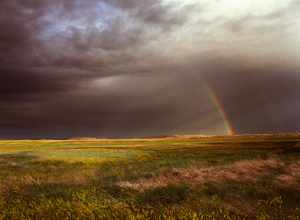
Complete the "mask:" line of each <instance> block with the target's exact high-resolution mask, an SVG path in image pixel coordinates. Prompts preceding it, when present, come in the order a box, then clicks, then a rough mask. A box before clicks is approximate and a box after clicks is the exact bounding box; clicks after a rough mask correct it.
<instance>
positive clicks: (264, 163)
mask: <svg viewBox="0 0 300 220" xmlns="http://www.w3.org/2000/svg"><path fill="white" fill-rule="evenodd" d="M274 170H276V171H280V172H281V174H282V175H283V174H285V175H286V176H281V177H280V176H279V177H278V178H279V179H281V181H287V182H290V183H292V182H294V180H295V181H296V182H295V183H296V184H297V180H296V179H295V177H294V174H299V171H300V166H299V167H298V166H294V165H290V166H288V167H286V166H285V164H284V163H283V162H282V161H281V160H279V159H266V160H262V159H256V160H244V161H238V162H235V163H233V164H231V165H228V166H219V167H204V168H201V167H190V168H187V169H173V170H171V171H168V172H165V173H162V174H161V175H159V176H156V177H153V178H149V179H140V180H138V181H136V182H120V183H118V185H119V186H121V187H125V188H132V189H135V190H138V191H144V190H147V189H152V188H156V187H165V186H168V185H170V184H175V185H176V184H181V183H184V184H189V185H197V184H201V183H205V182H223V181H227V180H231V181H239V182H255V181H257V179H258V178H260V177H263V176H267V175H270V174H272V173H274ZM287 175H291V176H289V177H288V176H287Z"/></svg>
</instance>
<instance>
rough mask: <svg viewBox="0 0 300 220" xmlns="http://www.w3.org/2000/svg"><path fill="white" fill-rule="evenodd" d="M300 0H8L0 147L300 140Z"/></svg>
mask: <svg viewBox="0 0 300 220" xmlns="http://www.w3.org/2000/svg"><path fill="white" fill-rule="evenodd" d="M299 57H300V0H264V1H261V0H243V1H240V0H39V1H36V0H26V1H25V0H1V1H0V138H68V137H144V136H159V135H172V134H203V135H219V134H243V133H269V132H297V131H300V114H299V112H300V101H299V100H300V99H299V97H300V96H299V95H300V62H299Z"/></svg>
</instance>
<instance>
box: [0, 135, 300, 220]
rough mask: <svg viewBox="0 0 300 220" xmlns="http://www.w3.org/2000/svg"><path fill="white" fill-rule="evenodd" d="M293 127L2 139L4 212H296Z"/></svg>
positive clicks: (25, 215)
mask: <svg viewBox="0 0 300 220" xmlns="http://www.w3.org/2000/svg"><path fill="white" fill-rule="evenodd" d="M298 141H300V138H299V137H298V136H296V135H281V136H234V137H211V138H205V137H202V138H199V137H174V138H160V139H136V140H89V139H82V140H64V141H55V140H39V141H29V140H23V141H9V140H7V141H4V140H3V141H0V219H18V220H19V219H261V220H264V219H300V145H299V144H298Z"/></svg>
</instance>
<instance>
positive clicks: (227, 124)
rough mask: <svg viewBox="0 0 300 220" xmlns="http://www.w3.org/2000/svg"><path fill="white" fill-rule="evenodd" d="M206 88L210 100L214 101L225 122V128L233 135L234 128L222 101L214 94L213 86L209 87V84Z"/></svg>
mask: <svg viewBox="0 0 300 220" xmlns="http://www.w3.org/2000/svg"><path fill="white" fill-rule="evenodd" d="M205 88H206V90H207V93H208V95H209V98H210V100H211V101H212V103H213V105H214V106H215V108H216V110H217V111H218V114H219V115H220V116H221V118H222V120H223V122H224V127H225V128H226V132H227V134H228V135H233V134H234V128H233V126H232V125H231V123H230V120H229V118H228V116H227V114H226V112H225V110H224V107H223V104H222V102H221V100H220V99H219V98H218V96H217V94H216V93H215V92H214V90H213V89H212V88H211V86H209V84H206V85H205Z"/></svg>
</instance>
